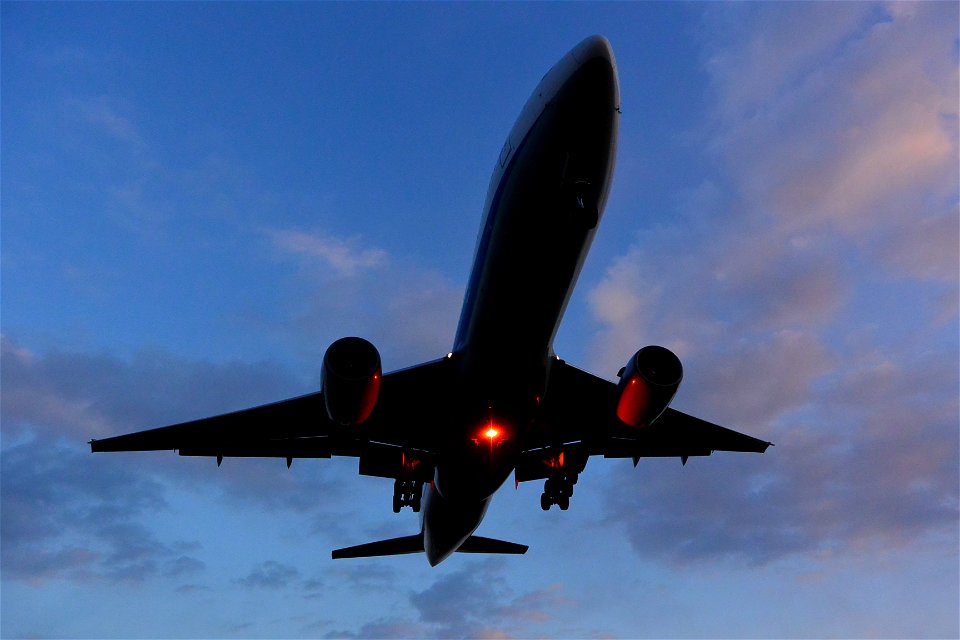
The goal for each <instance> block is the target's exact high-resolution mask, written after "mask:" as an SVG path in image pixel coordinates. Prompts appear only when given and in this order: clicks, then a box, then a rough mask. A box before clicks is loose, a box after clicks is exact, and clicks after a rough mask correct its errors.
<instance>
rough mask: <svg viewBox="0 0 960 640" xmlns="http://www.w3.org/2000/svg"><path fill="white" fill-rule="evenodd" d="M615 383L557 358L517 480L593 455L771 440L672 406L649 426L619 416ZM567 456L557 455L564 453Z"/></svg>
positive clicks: (680, 453) (682, 452)
mask: <svg viewBox="0 0 960 640" xmlns="http://www.w3.org/2000/svg"><path fill="white" fill-rule="evenodd" d="M616 401H617V386H616V384H614V383H613V382H610V381H607V380H604V379H602V378H599V377H597V376H595V375H593V374H590V373H587V372H586V371H582V370H580V369H577V368H576V367H573V366H571V365H568V364H566V363H565V362H563V361H558V362H557V363H556V364H555V365H554V368H553V370H552V372H551V376H550V381H549V384H548V387H547V392H546V394H545V397H544V406H543V410H542V416H541V420H540V424H538V425H537V426H536V427H535V429H534V431H533V433H532V436H531V438H530V439H529V441H528V442H527V445H526V447H525V451H524V453H523V454H522V456H521V459H520V461H519V463H518V465H517V481H519V482H523V481H526V480H537V479H542V478H547V477H550V475H551V474H552V472H553V471H554V470H555V469H556V468H557V466H558V465H564V466H565V467H566V468H568V469H576V471H575V473H579V471H582V470H583V467H584V466H585V465H586V461H587V458H588V457H589V456H594V455H599V456H603V457H605V458H633V460H634V463H636V461H637V460H639V459H640V458H646V457H678V458H680V459H681V460H683V462H684V463H685V462H686V460H687V458H689V457H692V456H709V455H710V454H711V453H713V452H714V451H738V452H751V453H763V452H764V451H766V450H767V448H768V447H769V446H771V444H772V443H770V442H767V441H765V440H761V439H759V438H754V437H753V436H749V435H746V434H744V433H740V432H738V431H734V430H733V429H728V428H726V427H722V426H720V425H718V424H714V423H712V422H708V421H706V420H703V419H701V418H697V417H694V416H691V415H688V414H686V413H683V412H682V411H677V410H676V409H673V408H670V407H668V408H667V409H666V410H665V411H664V412H663V414H662V415H661V416H660V417H659V418H658V419H657V420H656V421H655V422H654V423H653V424H652V425H650V426H646V427H641V428H633V427H629V426H627V425H625V424H623V423H622V422H621V421H620V420H618V419H617V417H616V415H615V413H614V408H615V407H616ZM561 452H562V453H563V455H564V457H565V458H566V459H565V460H564V458H559V457H558V456H559V455H560V453H561Z"/></svg>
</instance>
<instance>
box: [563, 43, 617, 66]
mask: <svg viewBox="0 0 960 640" xmlns="http://www.w3.org/2000/svg"><path fill="white" fill-rule="evenodd" d="M570 53H571V55H573V57H574V58H575V59H576V61H577V62H579V63H580V64H586V63H587V62H589V61H591V60H593V59H594V58H603V59H604V60H606V61H607V62H609V63H610V66H611V67H613V68H616V66H617V65H616V60H615V59H614V57H613V48H612V47H611V46H610V41H609V40H607V39H606V38H604V37H603V36H590V37H589V38H585V39H584V40H582V41H581V42H580V43H579V44H578V45H577V46H575V47H574V48H573V50H572V51H571V52H570Z"/></svg>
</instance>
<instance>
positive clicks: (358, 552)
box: [332, 533, 423, 560]
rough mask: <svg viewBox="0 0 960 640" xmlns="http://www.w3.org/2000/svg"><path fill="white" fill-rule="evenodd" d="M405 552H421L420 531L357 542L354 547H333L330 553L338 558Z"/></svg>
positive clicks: (389, 554)
mask: <svg viewBox="0 0 960 640" xmlns="http://www.w3.org/2000/svg"><path fill="white" fill-rule="evenodd" d="M405 553H423V534H422V533H418V534H417V535H414V536H403V537H402V538H390V539H389V540H378V541H376V542H368V543H366V544H358V545H357V546H355V547H345V548H343V549H334V551H333V554H332V555H333V559H334V560H339V559H340V558H371V557H373V556H399V555H402V554H405Z"/></svg>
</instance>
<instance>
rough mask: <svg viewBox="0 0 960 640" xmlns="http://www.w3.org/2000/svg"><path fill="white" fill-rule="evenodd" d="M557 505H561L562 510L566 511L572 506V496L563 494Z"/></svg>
mask: <svg viewBox="0 0 960 640" xmlns="http://www.w3.org/2000/svg"><path fill="white" fill-rule="evenodd" d="M557 506H559V507H560V511H566V510H567V509H569V508H570V498H569V497H568V496H562V497H561V498H560V499H559V500H557Z"/></svg>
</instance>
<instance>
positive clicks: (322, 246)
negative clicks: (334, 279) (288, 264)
mask: <svg viewBox="0 0 960 640" xmlns="http://www.w3.org/2000/svg"><path fill="white" fill-rule="evenodd" d="M268 234H269V236H270V237H271V239H272V241H273V244H274V246H275V247H276V248H277V249H279V250H280V251H281V252H283V253H286V254H291V255H295V256H299V257H302V258H305V259H307V260H309V261H311V262H314V263H319V264H321V265H325V266H326V267H328V268H330V269H332V270H333V273H334V275H337V276H342V277H351V276H355V275H357V274H358V273H361V272H363V271H366V270H369V269H375V268H378V267H383V266H386V264H387V252H386V251H384V250H382V249H378V248H358V246H357V245H358V244H359V240H358V239H356V238H352V239H345V238H337V237H334V236H331V235H328V234H325V233H319V232H315V233H307V232H305V231H296V230H291V229H281V230H272V231H269V232H268Z"/></svg>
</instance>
